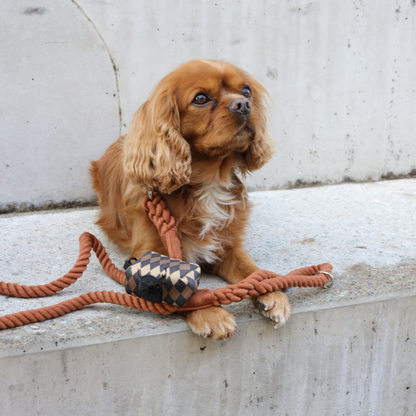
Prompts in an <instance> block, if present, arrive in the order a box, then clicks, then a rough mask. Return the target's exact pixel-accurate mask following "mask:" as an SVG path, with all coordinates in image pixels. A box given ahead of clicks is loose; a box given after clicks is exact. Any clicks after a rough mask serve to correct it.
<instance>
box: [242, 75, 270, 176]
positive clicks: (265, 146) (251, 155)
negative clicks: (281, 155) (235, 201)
mask: <svg viewBox="0 0 416 416" xmlns="http://www.w3.org/2000/svg"><path fill="white" fill-rule="evenodd" d="M250 86H251V88H252V94H253V95H252V97H253V98H252V107H254V108H255V109H256V115H257V116H256V117H257V120H256V122H255V125H256V129H257V130H256V135H255V137H254V140H253V141H252V142H251V144H250V147H249V148H248V149H247V150H246V151H245V154H244V162H243V163H242V165H240V166H239V168H240V171H241V173H242V174H243V175H244V174H246V173H247V172H253V171H255V170H257V169H260V168H261V167H262V166H263V165H264V164H265V163H266V162H267V161H268V160H269V159H270V158H271V157H272V154H273V151H274V149H273V142H272V140H271V138H270V136H269V132H268V131H267V117H266V97H267V96H268V94H267V91H266V89H265V88H264V87H263V86H262V85H261V84H260V83H258V82H257V81H255V80H252V81H251V82H250Z"/></svg>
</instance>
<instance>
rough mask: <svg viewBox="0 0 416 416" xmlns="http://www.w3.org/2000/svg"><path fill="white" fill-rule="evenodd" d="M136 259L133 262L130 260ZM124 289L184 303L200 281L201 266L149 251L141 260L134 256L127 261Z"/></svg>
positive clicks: (154, 297) (145, 295) (150, 298)
mask: <svg viewBox="0 0 416 416" xmlns="http://www.w3.org/2000/svg"><path fill="white" fill-rule="evenodd" d="M131 260H134V263H131ZM124 269H125V270H126V283H125V288H126V292H127V293H128V294H131V293H134V294H135V295H136V296H138V297H141V298H143V299H146V300H149V301H151V302H164V303H167V304H169V305H174V306H183V305H185V303H186V302H187V301H188V299H189V298H190V297H191V296H192V295H193V294H194V292H195V291H196V289H197V288H198V284H199V275H200V274H201V268H200V267H199V266H198V265H197V264H194V263H187V262H186V261H181V260H176V259H172V258H170V257H166V256H163V255H162V254H159V253H155V252H153V251H147V252H146V253H145V254H144V255H143V256H142V257H140V259H138V260H137V259H136V258H135V257H131V258H130V259H128V260H126V262H125V263H124Z"/></svg>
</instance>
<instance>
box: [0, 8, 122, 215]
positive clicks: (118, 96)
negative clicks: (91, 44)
mask: <svg viewBox="0 0 416 416" xmlns="http://www.w3.org/2000/svg"><path fill="white" fill-rule="evenodd" d="M70 2H71V3H73V4H74V6H75V7H77V8H78V10H79V11H80V12H81V13H82V14H83V15H84V17H85V18H86V19H87V20H88V22H89V23H90V24H91V26H92V27H93V28H94V30H95V32H96V33H97V35H98V37H99V38H100V39H101V42H103V44H104V46H105V48H106V50H107V53H108V56H109V58H110V61H111V65H112V67H113V71H114V75H115V79H116V89H117V101H118V116H119V124H120V131H119V136H121V132H122V129H123V111H122V108H121V97H120V86H119V78H118V69H117V65H116V62H115V60H114V57H113V55H112V53H111V51H110V48H109V46H108V44H107V42H106V41H105V39H104V36H103V35H102V34H101V33H100V31H99V30H98V28H97V26H96V25H95V24H94V22H93V21H92V19H91V18H90V17H89V16H88V15H87V13H86V12H85V11H84V9H83V8H82V7H81V6H80V5H79V4H78V3H77V2H76V1H75V0H70ZM0 213H1V211H0Z"/></svg>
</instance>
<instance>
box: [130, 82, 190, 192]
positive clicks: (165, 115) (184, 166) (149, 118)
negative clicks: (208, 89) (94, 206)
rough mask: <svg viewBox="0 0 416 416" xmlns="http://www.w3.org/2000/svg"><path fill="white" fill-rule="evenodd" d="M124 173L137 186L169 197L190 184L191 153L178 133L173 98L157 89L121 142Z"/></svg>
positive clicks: (136, 116) (176, 112)
mask: <svg viewBox="0 0 416 416" xmlns="http://www.w3.org/2000/svg"><path fill="white" fill-rule="evenodd" d="M124 169H125V173H126V175H127V176H128V177H129V178H130V179H131V180H132V181H133V182H134V183H136V184H142V185H146V186H148V187H149V188H152V189H153V188H156V189H158V190H159V191H161V192H164V193H171V192H173V191H174V190H175V189H178V188H180V187H181V186H183V185H185V184H186V183H188V182H189V180H190V176H191V152H190V148H189V144H188V143H187V142H186V140H185V139H184V138H183V137H182V136H181V133H180V116H179V110H178V106H177V104H176V100H175V98H174V96H173V94H172V93H171V92H170V91H168V90H167V89H162V88H157V89H156V91H155V92H154V93H153V95H152V97H151V98H150V99H149V100H148V101H147V102H146V103H144V104H143V105H142V107H140V109H139V110H138V111H137V113H136V114H135V116H134V120H133V123H132V124H131V127H130V129H129V132H128V133H127V135H126V137H125V139H124Z"/></svg>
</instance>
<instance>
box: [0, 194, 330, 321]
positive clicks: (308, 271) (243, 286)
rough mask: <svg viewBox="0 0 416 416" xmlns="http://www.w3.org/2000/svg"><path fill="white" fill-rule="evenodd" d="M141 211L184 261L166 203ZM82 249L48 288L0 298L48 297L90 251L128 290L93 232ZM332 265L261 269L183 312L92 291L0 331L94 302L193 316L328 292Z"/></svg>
mask: <svg viewBox="0 0 416 416" xmlns="http://www.w3.org/2000/svg"><path fill="white" fill-rule="evenodd" d="M142 206H143V208H144V209H145V210H146V211H148V212H149V218H150V219H151V220H152V221H153V223H154V224H155V225H156V227H157V229H158V231H159V233H160V234H161V238H162V241H164V244H165V247H166V248H167V250H168V252H169V255H170V256H171V257H173V258H179V257H180V258H182V253H181V251H180V256H179V254H178V247H179V250H180V243H179V240H178V237H177V235H176V225H175V220H174V219H173V217H172V216H171V215H170V212H169V210H168V209H167V208H166V204H165V203H164V202H163V201H162V200H161V199H160V196H159V195H158V194H156V195H154V198H152V199H150V198H149V196H148V195H146V196H145V197H144V198H143V201H142ZM79 243H80V250H79V257H78V260H77V262H76V263H75V265H74V267H73V268H72V269H71V270H70V271H69V272H68V273H67V274H65V275H64V276H62V277H61V278H59V279H57V280H55V281H53V282H51V283H48V284H46V285H38V286H25V285H22V286H21V285H19V284H13V283H5V282H0V293H1V294H3V295H6V296H15V297H22V298H36V297H44V296H50V295H53V294H55V293H56V292H59V291H61V290H63V289H65V288H66V287H68V286H70V285H71V284H72V283H75V282H76V280H77V279H78V278H79V277H81V276H82V273H83V272H84V271H85V269H86V268H87V265H88V263H89V258H90V256H91V249H92V250H94V252H95V254H96V256H97V258H98V260H99V262H100V263H101V266H102V267H103V269H104V271H105V272H106V273H107V275H108V276H110V277H111V278H112V279H113V280H115V281H116V282H118V283H120V284H122V285H124V281H125V279H126V277H125V273H124V272H122V271H121V270H119V269H117V267H116V266H114V264H113V263H112V261H111V260H110V258H109V257H108V254H107V252H106V251H105V249H104V247H103V245H102V244H101V242H100V241H99V240H98V239H97V238H96V237H95V236H94V235H92V234H90V233H83V234H82V235H81V236H80V238H79ZM331 271H332V266H331V265H330V264H328V263H324V264H321V265H319V266H310V267H304V268H301V269H296V270H294V271H292V272H290V273H289V274H287V275H286V276H281V275H278V274H276V273H273V272H270V271H266V270H258V271H256V272H254V273H252V274H251V275H250V276H248V277H247V278H245V279H244V280H242V281H241V282H239V283H237V284H234V285H229V286H226V287H222V288H219V289H216V290H210V289H199V290H197V291H196V292H195V294H194V295H193V296H192V297H191V299H190V300H189V301H188V302H187V303H186V304H185V306H183V307H181V308H179V307H177V306H172V305H168V304H165V303H153V302H150V301H147V300H145V299H142V298H138V297H136V296H131V295H128V294H126V293H118V292H113V291H110V292H107V291H102V292H89V293H86V294H83V295H81V296H78V297H76V298H73V299H69V300H66V301H64V302H61V303H58V304H57V305H53V306H47V307H44V308H40V309H34V310H29V311H23V312H17V313H14V314H10V315H6V316H2V317H0V329H7V328H14V327H16V326H21V325H24V324H29V323H35V322H41V321H45V320H46V319H52V318H56V317H58V316H62V315H65V314H66V313H69V312H72V311H75V310H78V309H82V308H84V306H87V305H92V304H94V303H112V304H115V305H121V306H126V307H130V308H134V309H138V310H141V311H145V312H154V313H156V314H164V315H168V314H171V313H173V312H176V311H193V310H196V309H204V308H209V307H211V306H221V305H229V304H230V303H233V302H240V301H241V300H243V299H246V298H249V297H251V296H259V295H261V294H264V293H267V292H273V291H276V290H279V289H288V288H290V287H325V288H327V287H330V285H332V276H331V275H330V273H331Z"/></svg>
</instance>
